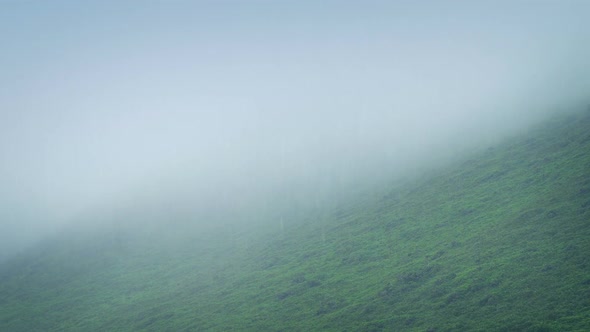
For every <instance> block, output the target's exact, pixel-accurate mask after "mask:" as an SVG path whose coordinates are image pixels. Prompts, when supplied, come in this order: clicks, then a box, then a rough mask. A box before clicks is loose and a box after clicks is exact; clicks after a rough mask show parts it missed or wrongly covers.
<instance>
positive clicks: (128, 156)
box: [0, 0, 590, 249]
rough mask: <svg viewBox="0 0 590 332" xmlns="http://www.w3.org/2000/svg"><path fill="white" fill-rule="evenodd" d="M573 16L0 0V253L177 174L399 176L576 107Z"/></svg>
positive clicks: (580, 24)
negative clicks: (428, 159)
mask: <svg viewBox="0 0 590 332" xmlns="http://www.w3.org/2000/svg"><path fill="white" fill-rule="evenodd" d="M588 13H590V2H589V1H557V0H554V1H542V0H538V1H533V0H531V1H302V0H298V1H279V0H276V1H245V0H244V1H223V0H222V1H41V0H39V1H17V0H0V42H1V44H0V45H1V46H0V47H1V52H0V184H1V185H0V198H1V202H0V209H1V210H0V242H4V243H8V242H10V241H13V242H14V241H21V238H22V239H24V238H25V237H29V236H35V234H41V233H42V232H37V231H34V230H39V229H44V228H48V227H49V228H50V227H53V226H54V225H57V224H59V223H60V222H62V221H65V220H68V219H69V218H71V217H72V216H74V215H75V214H76V213H78V212H79V211H81V210H83V209H85V208H87V207H88V206H92V205H93V204H97V202H101V203H104V202H108V201H109V199H111V200H114V199H116V197H119V196H118V195H121V193H125V192H127V191H132V190H135V189H134V188H140V187H142V186H146V184H148V183H150V182H154V181H155V180H154V179H158V181H159V182H157V181H156V182H155V183H162V181H163V182H166V178H167V177H168V176H176V177H177V178H182V174H181V175H180V176H179V175H178V174H177V173H186V174H187V175H186V176H190V177H192V178H193V179H195V178H199V176H201V177H203V178H207V177H210V176H212V175H211V174H218V175H219V174H220V175H219V176H224V177H227V176H229V177H230V178H231V177H235V178H244V177H254V176H263V175H264V174H268V173H272V172H273V171H272V170H273V169H275V168H277V167H279V168H282V169H289V168H290V169H291V171H292V172H295V173H296V172H297V170H298V169H305V170H311V169H313V167H314V166H313V165H314V164H329V163H330V161H334V160H339V161H341V160H347V161H350V162H354V161H355V160H356V162H359V160H361V159H363V158H378V156H383V155H385V156H387V158H388V160H394V161H399V165H402V164H403V163H411V161H412V160H419V159H420V156H421V155H427V154H432V153H436V152H437V151H439V152H440V151H446V150H445V149H443V148H444V147H448V146H452V145H453V144H460V143H457V142H460V141H477V140H478V139H486V138H487V137H488V136H490V137H491V136H493V135H494V134H495V133H497V132H502V131H503V130H505V129H506V130H507V129H509V128H516V127H518V126H519V125H521V124H526V123H527V122H530V121H532V119H537V118H539V115H540V114H542V113H543V114H544V113H545V112H547V111H549V110H555V109H559V108H560V107H566V106H567V105H568V103H572V102H577V101H579V100H582V99H583V98H585V97H587V96H588V93H587V92H588V90H587V88H588V86H590V85H589V84H588V82H589V79H588V77H589V76H588V73H589V71H590V70H589V69H590V66H589V65H590V62H589V61H588V59H590V51H589V46H588V45H590V24H589V23H588ZM449 151H450V150H449ZM355 158H356V159H355ZM391 165H392V168H395V163H392V164H391ZM406 166H407V165H406ZM401 168H402V167H401V166H400V169H401ZM171 173H174V174H172V175H171ZM273 174H276V173H273ZM195 181H196V182H195V183H199V180H195ZM203 183H204V182H203ZM0 249H2V248H1V247H0Z"/></svg>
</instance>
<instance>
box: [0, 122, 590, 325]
mask: <svg viewBox="0 0 590 332" xmlns="http://www.w3.org/2000/svg"><path fill="white" fill-rule="evenodd" d="M297 218H299V219H300V220H299V221H298V222H297V223H292V224H290V226H289V227H286V228H285V230H284V231H283V232H280V231H279V230H278V228H277V229H269V230H267V231H266V232H249V231H248V230H241V229H238V230H232V231H227V230H223V229H212V230H209V231H208V232H200V233H195V232H190V231H187V229H185V228H183V226H181V225H180V226H178V228H172V229H168V230H167V231H165V232H162V231H161V230H159V229H150V228H149V227H146V229H143V230H141V231H140V232H132V231H131V230H129V229H125V228H123V227H122V228H120V229H104V230H101V231H100V232H98V231H92V232H90V231H88V232H84V231H80V232H79V233H75V234H74V235H75V236H74V235H72V234H69V235H67V236H66V235H64V236H63V238H57V239H54V240H52V241H47V242H45V243H43V244H42V245H40V246H39V247H37V248H34V249H32V250H30V251H28V252H26V253H24V254H22V255H20V256H18V257H16V258H14V259H12V260H11V261H8V262H6V263H5V264H3V265H2V266H1V267H0V330H1V331H125V330H146V331H204V330H210V331H311V330H322V331H587V330H590V256H589V255H588V253H590V112H585V113H579V114H570V115H567V116H561V117H555V118H553V119H552V120H550V121H548V122H546V123H545V124H543V125H541V126H538V127H537V128H535V129H534V130H531V131H529V132H527V133H526V134H523V135H521V136H519V137H515V138H512V139H510V140H508V141H506V142H504V143H502V144H500V145H498V146H496V147H494V148H490V149H487V150H485V151H483V152H480V153H479V154H477V155H472V156H471V157H470V158H469V159H467V160H464V161H463V162H461V163H459V164H455V165H453V166H450V167H446V168H445V169H440V170H438V171H437V172H436V173H435V174H430V175H429V176H426V177H423V178H420V179H418V180H413V181H408V183H406V184H404V185H403V186H402V187H396V188H393V189H390V190H388V191H387V192H384V193H382V194H378V195H377V194H375V195H371V196H365V197H363V198H359V199H358V200H357V201H356V202H354V203H353V204H347V205H340V206H337V207H329V208H326V209H325V210H321V211H318V210H313V211H310V213H309V214H307V215H306V214H304V213H299V214H298V217H297Z"/></svg>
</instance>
